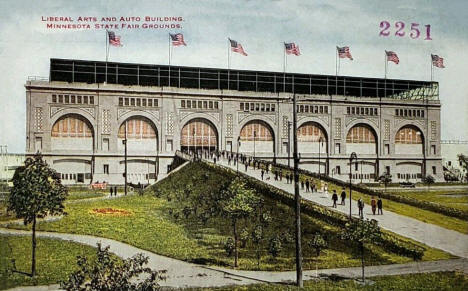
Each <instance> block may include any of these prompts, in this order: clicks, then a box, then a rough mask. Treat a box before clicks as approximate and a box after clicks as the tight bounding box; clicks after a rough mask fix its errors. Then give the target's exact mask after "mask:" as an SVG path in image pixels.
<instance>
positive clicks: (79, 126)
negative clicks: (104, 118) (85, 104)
mask: <svg viewBox="0 0 468 291" xmlns="http://www.w3.org/2000/svg"><path fill="white" fill-rule="evenodd" d="M92 136H93V132H92V130H91V128H90V126H89V125H88V123H87V122H86V121H85V119H84V118H80V117H79V116H76V115H67V116H65V117H63V118H61V119H59V120H57V122H55V124H54V126H53V127H52V137H76V138H87V137H92Z"/></svg>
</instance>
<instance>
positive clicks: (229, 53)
mask: <svg viewBox="0 0 468 291" xmlns="http://www.w3.org/2000/svg"><path fill="white" fill-rule="evenodd" d="M227 62H228V72H227V81H228V83H227V88H228V90H229V81H230V80H229V79H230V70H231V41H230V39H229V37H228V47H227Z"/></svg>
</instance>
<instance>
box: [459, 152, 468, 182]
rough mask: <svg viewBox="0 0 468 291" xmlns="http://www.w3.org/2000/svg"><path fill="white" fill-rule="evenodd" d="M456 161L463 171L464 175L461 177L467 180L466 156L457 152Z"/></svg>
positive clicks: (467, 160) (467, 164)
mask: <svg viewBox="0 0 468 291" xmlns="http://www.w3.org/2000/svg"><path fill="white" fill-rule="evenodd" d="M458 162H459V163H460V166H461V167H462V168H463V170H464V173H465V177H463V179H464V180H465V181H467V180H468V156H465V155H464V154H459V155H458ZM463 179H462V180H463Z"/></svg>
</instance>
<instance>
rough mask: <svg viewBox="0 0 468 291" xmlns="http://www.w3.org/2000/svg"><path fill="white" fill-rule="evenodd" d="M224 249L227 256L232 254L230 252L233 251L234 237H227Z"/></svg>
mask: <svg viewBox="0 0 468 291" xmlns="http://www.w3.org/2000/svg"><path fill="white" fill-rule="evenodd" d="M224 251H225V252H226V254H227V256H228V257H230V256H232V253H233V252H234V239H233V238H232V237H229V238H228V239H227V240H226V241H225V242H224Z"/></svg>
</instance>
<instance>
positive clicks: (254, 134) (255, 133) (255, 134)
mask: <svg viewBox="0 0 468 291" xmlns="http://www.w3.org/2000/svg"><path fill="white" fill-rule="evenodd" d="M253 136H254V154H253V159H254V160H255V139H256V138H257V132H256V131H255V130H254V132H253Z"/></svg>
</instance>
